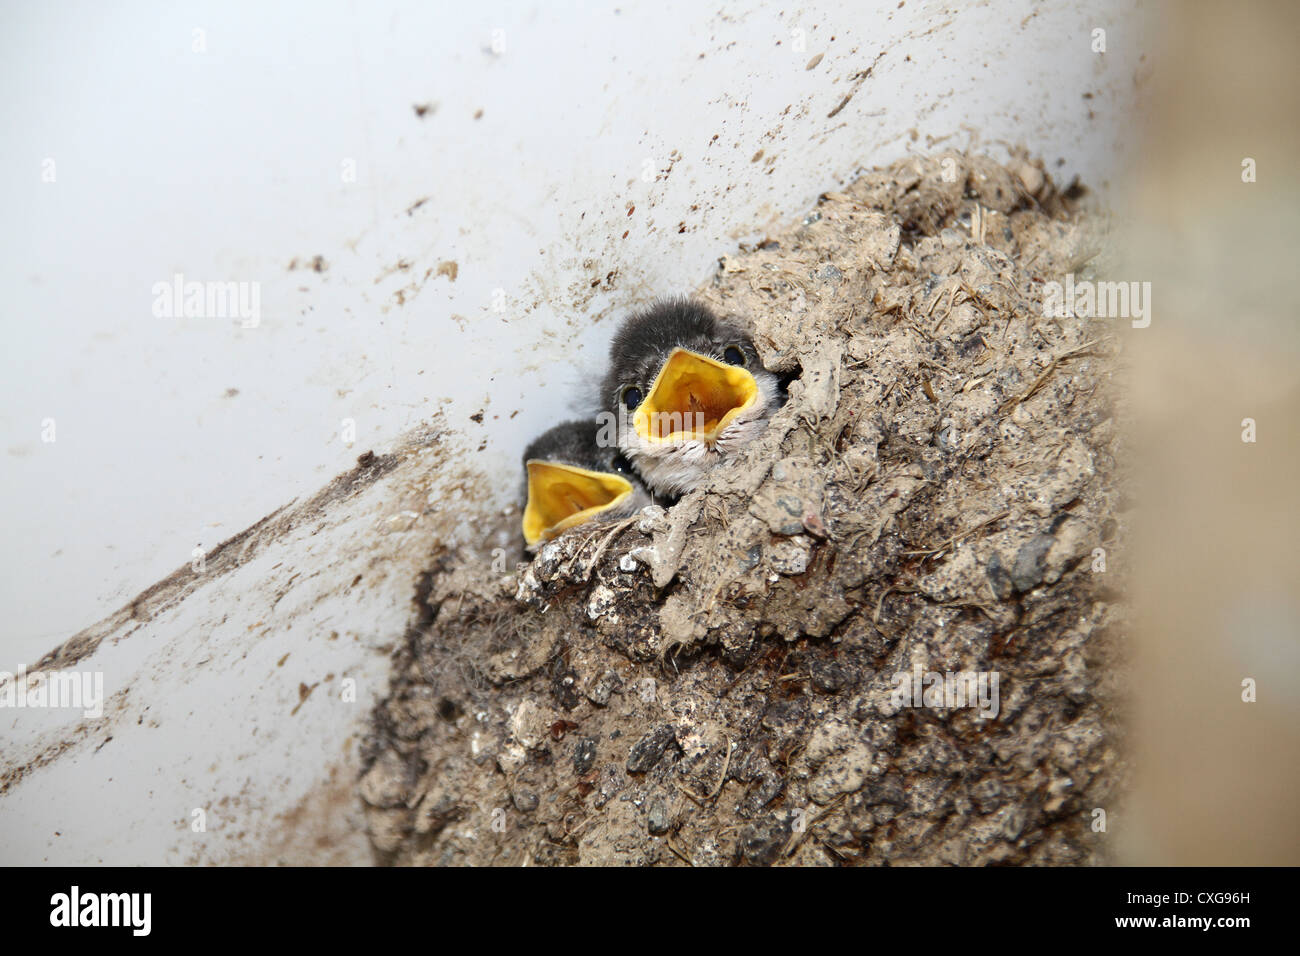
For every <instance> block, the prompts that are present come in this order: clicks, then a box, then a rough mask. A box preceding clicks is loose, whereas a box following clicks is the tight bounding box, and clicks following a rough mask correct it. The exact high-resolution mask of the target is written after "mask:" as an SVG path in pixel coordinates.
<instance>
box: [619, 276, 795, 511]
mask: <svg viewBox="0 0 1300 956" xmlns="http://www.w3.org/2000/svg"><path fill="white" fill-rule="evenodd" d="M603 397H604V403H605V407H606V409H607V410H608V411H610V412H612V413H613V415H614V416H615V418H616V420H617V422H618V429H617V434H618V443H619V446H620V447H621V448H622V450H623V452H624V453H625V454H626V455H627V457H628V459H629V460H630V461H631V462H632V464H633V465H634V466H635V467H636V469H637V470H638V471H639V472H640V473H641V475H642V477H643V478H645V480H646V484H647V485H649V486H650V488H651V489H652V490H654V491H656V492H661V493H664V494H680V493H682V492H684V491H689V490H691V488H694V487H695V486H696V485H697V484H698V483H699V482H700V481H701V480H703V478H704V476H705V475H706V474H707V472H708V469H709V468H711V467H712V466H713V465H715V464H717V462H718V461H719V460H720V459H722V458H725V457H727V456H729V455H731V454H733V453H734V452H735V451H736V450H737V449H739V448H740V447H741V446H742V445H744V444H745V443H746V442H747V441H749V440H750V439H751V438H753V437H754V436H755V435H756V434H758V432H759V431H761V430H762V428H763V427H764V425H765V423H766V421H767V418H768V417H769V416H770V415H771V413H772V412H773V411H774V410H775V408H776V407H777V405H778V404H779V403H780V383H779V381H778V379H777V376H776V375H774V374H773V373H772V372H769V371H768V370H767V369H765V368H763V365H762V363H761V362H760V361H759V358H758V351H757V350H756V349H755V348H754V343H753V340H752V339H751V338H750V337H749V335H748V334H747V333H746V332H745V331H744V330H743V329H740V328H738V327H736V326H734V325H732V324H730V323H727V322H723V321H721V320H720V319H718V318H716V317H715V316H714V315H713V313H712V312H710V311H709V310H708V309H707V308H706V307H705V306H703V305H701V304H699V303H697V302H692V301H690V300H687V299H669V300H663V301H660V302H656V303H655V304H654V305H652V306H651V307H650V308H648V309H646V310H645V311H643V312H640V313H637V314H636V315H633V316H632V317H631V318H630V319H629V320H628V321H627V322H626V323H625V324H624V325H623V327H622V328H621V329H620V330H619V332H618V334H617V335H616V336H615V337H614V341H613V344H612V346H611V348H610V370H609V373H608V375H607V376H606V379H605V384H604V396H603Z"/></svg>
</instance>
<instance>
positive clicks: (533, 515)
mask: <svg viewBox="0 0 1300 956" xmlns="http://www.w3.org/2000/svg"><path fill="white" fill-rule="evenodd" d="M598 431H599V429H598V426H597V424H596V423H595V422H587V421H572V422H565V423H563V424H561V425H556V426H555V427H554V428H551V429H549V430H548V431H546V432H544V433H543V434H542V435H540V436H539V437H538V438H536V439H534V441H533V442H532V443H531V444H530V445H529V446H528V447H527V448H526V449H524V479H525V483H526V494H527V503H526V504H525V505H524V517H523V533H524V541H525V543H526V544H527V545H528V548H529V550H536V548H537V547H538V546H539V545H541V544H542V543H543V542H545V541H548V540H550V539H551V538H554V537H555V536H556V535H558V534H560V533H561V532H563V531H567V530H568V529H569V528H573V527H576V526H577V525H580V524H583V523H585V522H587V521H591V520H593V519H596V518H623V517H627V516H628V515H632V514H635V513H636V512H637V511H639V510H640V509H641V508H644V507H645V506H646V505H648V504H651V498H650V495H649V494H648V493H647V492H646V490H645V486H644V485H643V484H642V483H641V481H640V479H639V478H638V477H637V475H636V473H635V472H634V471H633V470H632V468H631V466H630V465H629V464H628V462H627V460H626V459H625V458H624V457H623V455H622V454H621V453H620V451H619V449H618V448H617V447H615V446H614V445H613V444H612V443H602V442H601V441H600V440H599V434H598Z"/></svg>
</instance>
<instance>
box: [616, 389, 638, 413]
mask: <svg viewBox="0 0 1300 956" xmlns="http://www.w3.org/2000/svg"><path fill="white" fill-rule="evenodd" d="M620 397H621V398H622V401H623V404H624V405H625V406H627V407H628V408H630V409H632V410H633V411H635V410H636V409H637V407H638V406H639V405H640V404H641V399H642V398H643V397H644V396H642V394H641V389H639V388H637V387H636V386H635V385H628V386H626V387H624V389H623V393H622V395H621V396H620Z"/></svg>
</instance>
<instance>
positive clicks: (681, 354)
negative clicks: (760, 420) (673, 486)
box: [632, 348, 758, 442]
mask: <svg viewBox="0 0 1300 956" xmlns="http://www.w3.org/2000/svg"><path fill="white" fill-rule="evenodd" d="M756 401H758V383H757V382H755V381H754V376H753V375H750V374H749V372H747V371H745V369H743V368H740V367H739V366H736V365H727V364H726V363H725V362H718V361H716V360H714V359H711V358H708V357H707V356H704V355H698V354H696V353H695V352H690V351H687V350H686V349H683V348H678V349H673V354H672V355H670V356H668V361H666V362H664V367H663V368H661V369H660V370H659V375H658V376H657V377H656V378H655V381H654V384H653V385H652V386H650V394H649V396H648V397H647V398H646V399H645V401H643V402H642V403H641V405H640V406H639V407H638V408H637V410H636V412H635V413H633V415H632V427H633V428H634V429H636V433H637V434H638V435H640V436H641V437H642V438H643V439H645V440H646V441H649V442H675V441H684V440H687V439H691V438H697V439H701V440H703V441H712V440H713V439H714V438H715V437H716V436H717V435H718V434H719V433H720V432H721V431H722V430H723V429H724V428H726V427H727V426H728V425H730V424H731V422H732V420H733V419H734V418H735V417H736V416H737V415H739V414H740V413H741V412H743V411H744V410H745V409H747V408H749V407H750V406H752V405H753V404H754V403H755V402H756Z"/></svg>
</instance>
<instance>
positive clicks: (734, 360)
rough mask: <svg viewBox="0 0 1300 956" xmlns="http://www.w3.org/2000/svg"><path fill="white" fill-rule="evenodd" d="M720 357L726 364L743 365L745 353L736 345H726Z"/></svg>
mask: <svg viewBox="0 0 1300 956" xmlns="http://www.w3.org/2000/svg"><path fill="white" fill-rule="evenodd" d="M722 359H723V361H725V362H726V363H727V364H728V365H744V364H745V353H744V351H743V350H742V349H741V348H740V346H738V345H728V346H727V348H726V349H725V350H724V351H723V353H722Z"/></svg>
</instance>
